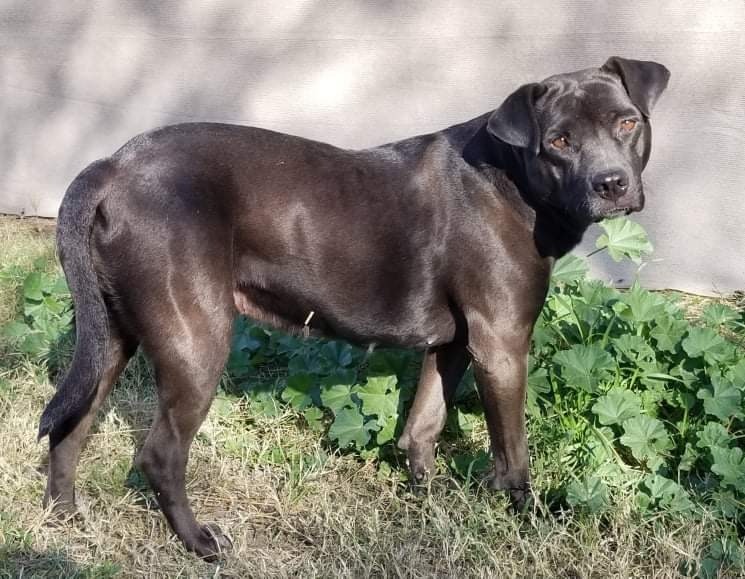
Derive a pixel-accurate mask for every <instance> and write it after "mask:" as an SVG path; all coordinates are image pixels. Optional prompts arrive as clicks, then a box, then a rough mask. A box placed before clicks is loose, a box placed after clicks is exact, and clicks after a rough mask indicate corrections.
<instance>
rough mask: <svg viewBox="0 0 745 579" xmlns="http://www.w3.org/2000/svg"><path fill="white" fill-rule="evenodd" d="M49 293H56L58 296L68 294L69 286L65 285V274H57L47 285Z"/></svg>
mask: <svg viewBox="0 0 745 579" xmlns="http://www.w3.org/2000/svg"><path fill="white" fill-rule="evenodd" d="M49 293H52V294H56V295H58V296H64V295H66V296H69V295H70V288H69V287H67V281H66V280H65V276H63V275H62V274H59V275H58V276H57V277H56V278H55V280H54V283H53V284H52V285H50V286H49Z"/></svg>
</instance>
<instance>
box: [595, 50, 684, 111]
mask: <svg viewBox="0 0 745 579" xmlns="http://www.w3.org/2000/svg"><path fill="white" fill-rule="evenodd" d="M600 70H603V71H605V72H610V73H612V74H615V75H617V76H619V77H621V82H623V86H624V87H626V92H627V93H629V97H631V102H633V103H634V104H635V105H636V107H637V108H638V109H639V110H640V111H641V112H642V114H643V115H644V116H645V117H647V118H648V117H649V113H651V112H652V108H653V107H654V104H655V103H656V102H657V99H658V98H660V95H661V94H662V91H664V90H665V88H666V87H667V82H668V80H670V71H669V70H667V68H665V67H664V66H662V65H661V64H658V63H656V62H651V61H647V60H629V59H626V58H621V57H619V56H612V57H610V58H609V59H608V61H607V62H606V63H605V64H604V65H603V66H602V67H600Z"/></svg>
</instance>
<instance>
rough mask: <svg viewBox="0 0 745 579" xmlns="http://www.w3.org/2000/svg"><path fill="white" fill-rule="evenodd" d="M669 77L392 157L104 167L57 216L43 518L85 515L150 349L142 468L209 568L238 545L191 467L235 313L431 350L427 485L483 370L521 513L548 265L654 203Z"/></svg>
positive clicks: (211, 157)
mask: <svg viewBox="0 0 745 579" xmlns="http://www.w3.org/2000/svg"><path fill="white" fill-rule="evenodd" d="M668 78H669V72H668V70H667V69H666V68H665V67H664V66H662V65H660V64H656V63H654V62H641V61H634V60H624V59H621V58H611V59H610V60H608V62H606V63H605V64H604V65H603V66H602V67H601V68H600V69H588V70H582V71H579V72H574V73H571V74H562V75H558V76H553V77H551V78H548V79H546V80H545V81H543V82H541V83H537V84H528V85H525V86H523V87H521V88H519V89H518V90H517V91H516V92H514V93H513V94H512V95H510V96H509V97H508V98H507V100H506V101H505V102H504V103H503V104H502V105H501V106H500V107H499V108H498V109H497V110H496V111H493V112H490V113H487V114H485V115H483V116H481V117H478V118H476V119H473V120H471V121H468V122H466V123H463V124H460V125H456V126H453V127H450V128H448V129H445V130H444V131H441V132H437V133H433V134H430V135H424V136H418V137H414V138H411V139H407V140H404V141H400V142H397V143H392V144H389V145H384V146H381V147H377V148H374V149H368V150H364V151H350V150H343V149H338V148H335V147H332V146H331V145H326V144H323V143H318V142H314V141H309V140H306V139H301V138H298V137H293V136H289V135H284V134H279V133H274V132H270V131H266V130H261V129H256V128H247V127H239V126H230V125H220V124H206V123H195V124H184V125H176V126H171V127H166V128H162V129H158V130H156V131H153V132H150V133H146V134H144V135H140V136H138V137H136V138H134V139H133V140H132V141H130V142H129V143H127V144H126V145H125V146H124V147H123V148H121V149H120V150H119V151H118V152H116V153H115V154H114V155H113V156H112V157H110V158H108V159H104V160H100V161H96V162H95V163H93V164H92V165H90V166H89V167H88V168H87V169H85V170H84V171H83V172H82V173H81V174H80V175H79V176H78V177H77V178H76V179H75V181H73V183H72V184H71V185H70V187H69V189H68V190H67V192H66V194H65V197H64V200H63V202H62V206H61V208H60V213H59V227H58V233H57V244H58V248H59V254H60V259H61V261H62V263H63V266H64V270H65V273H66V275H67V280H68V282H69V286H70V289H71V291H72V296H73V300H74V302H75V311H76V328H77V345H76V349H75V356H74V358H73V361H72V366H71V368H70V370H69V372H68V374H67V376H66V377H65V378H64V380H63V381H62V382H61V384H60V386H59V389H58V391H57V393H56V394H55V396H54V398H52V400H51V402H50V403H49V405H48V406H47V408H46V410H45V411H44V414H43V416H42V418H41V425H40V429H39V435H40V437H43V436H45V435H47V434H48V435H49V439H50V457H49V480H48V485H47V491H46V497H45V499H46V501H54V502H55V506H56V507H57V508H59V509H62V510H70V509H74V490H73V486H74V477H75V468H76V465H77V462H78V456H79V453H80V447H81V444H82V442H83V439H84V438H85V436H86V434H87V433H88V430H89V429H90V426H91V423H92V421H93V417H94V414H95V412H96V410H97V409H98V408H99V407H100V406H101V403H102V402H103V400H104V399H105V398H106V396H107V394H108V393H109V391H110V389H111V386H112V384H113V383H114V382H115V380H116V379H117V376H118V375H119V373H120V372H121V371H122V369H123V368H124V366H125V364H126V363H127V360H128V359H129V358H130V357H131V356H132V354H133V352H134V351H135V349H136V348H137V346H138V345H139V344H141V345H142V347H143V348H144V350H145V352H146V353H147V354H148V356H149V357H150V358H151V359H152V362H153V364H154V366H155V369H156V374H157V383H158V396H159V403H160V407H159V411H158V414H157V416H156V418H155V421H154V424H153V426H152V429H151V431H150V434H149V436H148V438H147V440H146V441H145V444H144V446H143V448H142V450H141V451H140V453H139V455H138V457H137V460H136V462H137V464H138V465H139V466H140V468H141V469H142V470H143V471H144V473H145V474H146V475H147V477H148V480H149V481H150V484H151V486H152V488H153V490H154V491H155V494H156V496H157V498H158V502H159V503H160V506H161V508H162V510H163V512H164V514H165V516H166V518H167V519H168V522H169V523H170V525H171V527H172V528H173V530H174V531H175V532H176V534H177V535H178V536H179V537H180V538H181V540H182V541H183V542H184V544H185V545H186V547H187V548H188V549H191V550H193V551H195V552H196V553H198V554H199V555H201V556H203V557H212V556H214V555H215V554H216V553H217V552H219V551H220V550H221V549H222V548H224V547H226V546H227V544H228V541H227V539H226V538H225V537H224V536H223V535H222V534H221V533H220V532H219V530H218V529H216V528H213V527H206V526H201V525H199V524H198V523H197V521H196V519H195V518H194V514H193V513H192V510H191V507H190V506H189V501H188V499H187V496H186V491H185V488H184V472H185V468H186V462H187V458H188V453H189V446H190V445H191V442H192V439H193V437H194V435H195V434H196V432H197V430H198V429H199V426H200V424H201V423H202V420H203V419H204V417H205V414H206V413H207V410H208V408H209V406H210V402H211V400H212V397H213V395H214V391H215V386H216V384H217V382H218V379H219V377H220V374H221V372H222V370H223V366H224V364H225V360H226V358H227V355H228V349H229V342H230V333H231V332H230V329H231V324H232V321H233V318H234V316H235V312H236V309H237V310H238V311H239V312H241V313H243V314H246V315H247V316H250V317H251V318H254V319H256V320H259V321H262V322H266V323H268V324H271V325H273V326H277V327H282V328H294V329H297V328H299V327H302V326H303V325H304V323H305V322H306V320H308V319H309V318H310V319H309V321H308V322H307V325H308V326H309V327H310V329H311V330H314V331H317V332H319V333H323V334H328V335H334V336H340V337H342V338H345V339H347V340H350V341H352V342H355V343H358V344H370V343H381V344H387V345H395V346H402V347H407V348H418V349H422V350H424V351H425V354H424V362H423V368H422V374H421V378H420V382H419V386H418V390H417V393H416V398H415V400H414V403H413V406H412V409H411V412H410V414H409V418H408V422H407V424H406V427H405V430H404V432H403V435H402V436H401V439H400V441H399V446H400V447H401V448H403V449H406V450H407V451H408V456H409V461H410V467H411V471H412V474H413V476H414V478H415V479H416V480H421V479H422V478H424V477H425V476H426V474H427V472H428V471H430V469H431V468H432V466H433V460H434V444H435V440H436V438H437V436H438V435H439V433H440V431H441V429H442V427H443V424H444V422H445V415H446V404H447V402H448V401H449V399H450V398H451V396H452V393H453V390H454V389H455V387H456V386H457V384H458V382H459V380H460V378H461V376H462V374H463V372H464V370H465V369H466V367H467V365H468V364H469V363H471V362H473V365H474V370H475V374H476V380H477V383H478V386H479V390H480V394H481V397H482V401H483V405H484V409H485V412H486V420H487V423H488V427H489V433H490V435H491V441H492V451H493V454H494V469H493V474H492V478H491V486H492V487H493V488H497V489H507V490H509V491H510V493H511V496H512V499H513V500H514V501H517V502H520V501H521V500H522V499H523V497H524V494H525V493H526V491H527V490H528V484H529V473H528V447H527V442H526V437H525V419H524V412H523V403H524V399H525V386H526V383H525V382H526V360H527V355H528V348H529V344H530V337H531V332H532V328H533V324H534V322H535V320H536V317H537V316H538V314H539V312H540V310H541V307H542V305H543V301H544V299H545V295H546V291H547V287H548V283H549V275H550V272H551V267H552V265H553V263H554V261H555V260H556V258H558V257H560V256H562V255H564V254H565V253H566V252H567V251H569V250H570V249H571V248H572V247H573V246H574V245H575V244H577V243H578V242H579V240H580V238H581V237H582V234H583V232H584V231H585V229H586V228H587V226H588V225H589V224H590V223H592V222H594V221H598V220H600V219H602V218H604V217H608V216H612V215H618V214H621V213H629V212H631V211H638V210H640V209H641V208H642V207H643V205H644V195H643V193H642V183H641V172H642V169H643V168H644V166H645V165H646V163H647V160H648V158H649V152H650V142H651V141H650V138H651V133H650V126H649V115H650V111H651V110H652V107H653V105H654V104H655V102H656V101H657V99H658V97H659V96H660V94H661V93H662V91H663V90H664V89H665V87H666V85H667V82H668ZM310 312H314V314H313V316H312V317H311V316H309V313H310Z"/></svg>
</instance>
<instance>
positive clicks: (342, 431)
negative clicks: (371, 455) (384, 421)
mask: <svg viewBox="0 0 745 579" xmlns="http://www.w3.org/2000/svg"><path fill="white" fill-rule="evenodd" d="M374 422H375V421H370V422H369V423H368V424H365V419H364V417H363V416H362V414H360V411H359V410H357V408H342V409H341V410H339V412H337V413H336V417H335V418H334V422H333V423H332V424H331V428H329V438H331V439H332V440H335V441H336V442H337V443H338V445H339V448H346V447H347V446H349V445H350V444H352V443H354V445H355V446H356V447H357V448H364V446H365V445H366V444H367V443H368V442H370V430H373V429H374V428H375V426H376V425H375V424H374Z"/></svg>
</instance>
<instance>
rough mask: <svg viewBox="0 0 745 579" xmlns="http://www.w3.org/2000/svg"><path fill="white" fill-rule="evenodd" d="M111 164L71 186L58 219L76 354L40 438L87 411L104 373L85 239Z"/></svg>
mask: <svg viewBox="0 0 745 579" xmlns="http://www.w3.org/2000/svg"><path fill="white" fill-rule="evenodd" d="M113 172H114V165H113V163H112V162H111V161H109V160H106V159H104V160H99V161H95V162H94V163H92V164H90V165H89V166H88V167H86V168H85V169H84V170H83V172H82V173H80V175H78V176H77V177H76V178H75V180H74V181H73V182H72V183H71V184H70V186H69V187H68V188H67V191H66V192H65V196H64V198H63V199H62V205H61V206H60V210H59V216H58V219H57V251H58V252H59V258H60V261H61V262H62V268H63V269H64V271H65V277H67V283H68V285H69V286H70V293H71V294H72V299H73V304H74V306H75V334H76V343H75V354H74V356H73V359H72V364H71V365H70V368H69V370H68V371H67V374H65V376H64V378H63V379H62V381H61V382H59V384H58V386H57V392H56V393H55V395H54V397H53V398H52V399H51V400H50V401H49V404H47V407H46V408H45V409H44V413H43V414H42V415H41V420H40V423H39V439H41V438H43V437H44V436H46V435H48V434H51V435H52V436H58V435H60V434H62V433H64V432H68V431H69V430H70V429H72V428H73V427H74V426H75V425H76V424H77V422H78V420H79V419H80V417H81V416H82V414H83V412H84V411H85V410H86V409H87V408H88V407H89V405H90V403H91V402H92V400H93V397H94V396H95V393H96V387H97V386H98V382H99V380H100V378H101V374H102V372H103V366H104V363H105V356H106V348H107V343H108V339H109V323H108V314H107V311H106V304H105V303H104V300H103V296H102V294H101V289H100V288H99V285H98V278H97V276H96V273H95V271H94V270H93V261H92V258H91V250H90V240H91V231H92V229H93V221H94V219H95V216H96V209H97V207H98V204H99V203H100V202H101V200H102V199H103V197H104V196H105V194H106V192H107V190H108V187H107V184H108V181H109V179H110V177H111V176H112V175H113Z"/></svg>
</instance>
